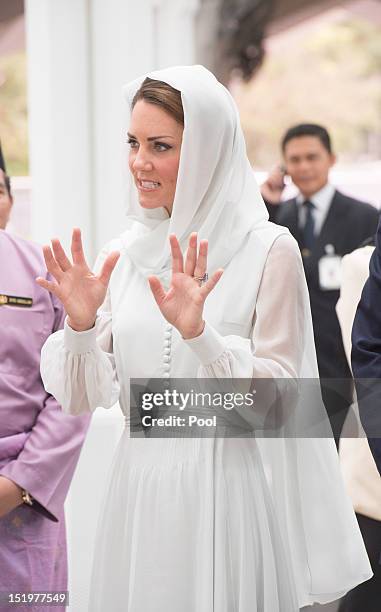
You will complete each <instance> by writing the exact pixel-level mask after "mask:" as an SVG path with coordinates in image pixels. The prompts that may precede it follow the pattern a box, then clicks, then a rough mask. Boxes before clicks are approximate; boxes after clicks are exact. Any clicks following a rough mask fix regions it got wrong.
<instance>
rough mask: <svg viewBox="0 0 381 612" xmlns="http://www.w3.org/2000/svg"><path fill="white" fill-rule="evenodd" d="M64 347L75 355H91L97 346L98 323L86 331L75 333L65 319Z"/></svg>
mask: <svg viewBox="0 0 381 612" xmlns="http://www.w3.org/2000/svg"><path fill="white" fill-rule="evenodd" d="M64 345H65V348H66V349H67V350H68V351H69V352H70V353H73V354H74V355H82V354H84V353H89V352H90V351H92V350H93V349H95V348H96V346H97V322H95V325H94V327H92V328H91V329H87V330H86V331H82V332H78V331H74V329H72V328H71V327H70V325H69V324H68V322H67V318H66V319H65V326H64Z"/></svg>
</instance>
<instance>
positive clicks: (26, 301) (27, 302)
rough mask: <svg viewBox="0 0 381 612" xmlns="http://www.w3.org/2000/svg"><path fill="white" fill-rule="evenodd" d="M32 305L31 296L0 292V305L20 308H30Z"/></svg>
mask: <svg viewBox="0 0 381 612" xmlns="http://www.w3.org/2000/svg"><path fill="white" fill-rule="evenodd" d="M32 305H33V300H32V298H28V297H21V296H18V295H5V294H4V293H0V306H21V308H30V307H31V306H32Z"/></svg>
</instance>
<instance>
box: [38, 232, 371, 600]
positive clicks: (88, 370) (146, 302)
mask: <svg viewBox="0 0 381 612" xmlns="http://www.w3.org/2000/svg"><path fill="white" fill-rule="evenodd" d="M282 231H284V232H286V231H285V230H282ZM277 234H279V229H277V230H276V232H273V236H272V240H273V244H272V246H271V243H270V242H269V245H270V247H271V248H267V249H262V253H261V247H260V245H261V243H262V240H261V241H256V240H254V241H253V244H252V245H251V247H250V248H251V249H252V252H251V257H252V261H253V265H255V264H254V262H255V261H258V262H259V263H258V265H261V263H260V262H261V259H262V258H264V259H265V264H264V271H263V277H262V279H261V282H260V286H259V288H258V292H257V295H256V299H255V300H254V302H255V304H256V306H255V309H254V311H253V315H254V316H252V317H251V318H250V319H251V328H250V330H249V332H248V333H247V335H245V334H246V330H245V324H244V321H245V318H242V319H241V315H242V317H246V315H245V314H244V312H245V310H246V307H247V306H249V307H251V306H250V304H252V302H253V299H252V298H250V304H249V305H248V304H247V303H246V305H245V304H242V302H245V300H246V302H247V296H245V291H244V289H243V288H242V291H241V300H242V302H241V305H240V308H241V312H239V309H238V311H237V309H230V310H228V311H226V308H225V307H226V302H227V301H228V302H229V301H230V300H231V298H232V294H231V289H232V287H231V282H232V279H233V278H234V277H237V275H240V278H241V279H242V274H241V272H240V265H241V262H240V256H239V255H240V254H239V253H238V255H237V256H236V258H233V260H232V261H231V263H230V264H229V267H228V268H227V270H226V271H225V274H226V277H227V282H226V283H225V284H224V283H222V281H221V284H220V285H218V286H217V287H216V292H217V295H215V296H214V298H213V296H212V295H211V296H210V297H211V301H210V303H209V304H208V308H207V311H208V312H207V321H208V325H207V327H206V329H205V331H204V333H203V334H202V335H201V336H200V337H198V338H195V339H193V340H188V341H184V340H182V339H181V338H180V336H179V335H178V334H177V332H176V330H173V331H172V340H171V356H172V370H171V375H172V376H173V377H185V376H186V377H194V376H196V375H198V376H199V377H211V378H213V377H219V378H223V377H234V378H251V377H252V376H254V377H258V378H259V377H273V378H278V377H279V378H282V377H286V378H287V377H288V378H289V377H296V376H297V375H298V374H299V372H300V367H301V361H302V360H303V354H304V343H305V337H304V334H303V330H304V329H305V325H304V317H305V314H306V313H305V300H304V299H301V298H302V294H303V287H304V285H305V280H304V275H303V270H302V264H301V260H300V255H299V251H298V248H297V245H296V243H295V241H294V240H293V238H291V236H290V235H288V234H287V233H284V234H283V235H278V236H277ZM274 237H275V240H274ZM115 248H120V249H121V253H122V256H121V260H120V262H119V264H118V267H117V269H116V270H115V272H114V275H113V277H112V282H111V286H110V293H109V296H108V298H107V300H106V302H105V304H104V306H103V308H102V311H101V312H100V315H99V317H98V319H97V323H96V327H95V328H94V329H93V330H89V331H87V332H81V333H77V332H74V331H73V330H71V329H70V328H69V327H68V326H66V328H65V331H60V332H57V333H56V334H54V335H53V336H51V337H50V339H49V340H48V342H47V343H46V345H45V347H44V349H43V354H42V375H43V379H44V382H45V385H46V388H47V389H48V390H49V391H50V392H51V393H53V394H54V395H55V396H56V397H57V398H58V399H59V401H60V402H61V403H62V405H63V408H64V410H66V411H68V412H71V413H73V414H76V413H80V412H83V411H86V410H94V409H95V407H96V406H97V405H98V404H102V405H103V406H104V407H106V408H107V407H110V406H111V405H112V404H113V402H114V401H115V399H116V398H117V397H118V394H119V400H120V405H121V409H122V411H123V412H124V414H125V416H126V418H127V420H128V414H129V411H128V407H129V389H128V380H129V378H130V377H131V376H133V377H139V376H142V377H143V376H144V377H147V376H148V377H151V376H152V377H153V376H160V375H162V370H161V368H160V367H159V368H158V364H160V363H161V367H164V363H163V341H164V343H165V340H163V339H164V338H165V336H166V334H167V333H168V326H167V324H166V322H165V321H164V320H163V319H162V317H161V315H160V313H158V312H157V307H156V304H155V303H154V301H153V298H151V297H150V294H149V288H148V283H147V282H146V281H145V279H144V278H143V277H142V276H141V275H140V274H138V273H137V272H136V271H135V270H134V268H133V266H131V265H130V263H129V261H128V257H127V255H126V253H125V251H124V250H123V244H122V242H121V241H120V242H119V241H114V242H113V243H112V244H111V245H110V247H109V249H110V250H115ZM241 250H242V251H245V249H244V248H243V249H241ZM267 251H268V254H267V255H266V252H267ZM244 255H245V258H246V259H247V255H248V253H247V252H246V253H245V254H244ZM102 257H104V253H103V254H102V255H101V257H100V260H101V259H102ZM98 265H99V262H98ZM281 265H282V266H283V267H284V268H286V269H287V270H289V271H290V274H289V275H287V276H286V275H285V274H282V273H281V272H280V270H281ZM249 289H250V291H249V293H248V294H247V295H249V294H250V293H251V292H252V287H251V288H249ZM110 304H111V313H112V316H111V314H110ZM221 305H223V306H221ZM222 313H223V314H222ZM112 338H113V341H112ZM105 351H107V352H105ZM269 355H271V358H270V357H269ZM118 379H119V381H120V389H119V383H118ZM81 381H82V386H81ZM84 381H85V384H83V382H84ZM100 399H101V400H102V402H100V401H99V400H100ZM263 442H265V445H266V448H267V450H266V449H265V452H264V457H265V464H266V462H267V463H268V464H270V462H271V461H272V460H274V456H277V460H279V461H280V463H281V464H282V462H286V463H287V461H289V460H290V459H289V456H288V455H289V453H290V452H291V453H292V452H293V451H292V450H291V451H290V448H288V447H287V444H284V441H282V440H275V441H274V442H275V444H276V448H275V449H274V448H273V449H271V448H270V452H269V444H270V446H271V441H270V440H266V441H259V442H258V443H257V442H256V441H255V440H254V439H251V438H249V439H244V438H240V439H198V440H196V439H181V438H177V439H156V440H155V439H151V440H145V439H136V438H130V437H129V433H128V428H126V431H125V432H124V433H123V435H122V437H121V440H120V443H119V447H118V450H117V454H116V457H115V460H114V468H113V473H112V477H111V482H110V485H109V488H108V491H107V494H106V500H105V505H104V508H103V511H102V519H101V522H100V525H99V530H98V539H97V541H98V544H97V548H96V556H95V561H94V570H93V584H92V590H91V592H92V599H91V603H90V609H91V610H92V612H93V611H94V612H96V611H98V610H99V611H101V610H104V609H105V608H106V607H107V606H108V609H110V604H109V601H112V602H113V604H112V605H113V608H112V610H113V612H118V611H119V610H120V611H122V610H123V611H128V612H138V611H139V612H140V611H141V610H143V609H144V610H145V611H147V612H151V611H152V612H153V611H154V610H155V612H164V610H166V611H169V612H175V611H176V612H177V611H178V610H180V609H181V610H183V611H184V612H188V611H189V612H194V610H196V609H197V611H198V612H211V611H212V610H218V612H225V611H226V612H228V611H229V612H231V610H237V611H238V612H252V611H253V610H254V611H255V610H258V612H259V611H260V610H261V611H265V612H277V611H284V612H292V611H296V610H298V609H299V607H301V606H302V605H307V604H308V603H311V602H313V601H327V600H329V599H335V598H336V597H339V596H340V593H341V592H343V591H345V590H347V589H349V588H351V587H352V586H354V584H355V583H356V582H358V581H360V580H361V579H362V580H366V579H367V578H369V577H370V575H371V572H370V569H369V566H368V564H367V558H366V555H365V553H364V551H363V547H362V542H361V539H360V537H359V536H358V533H357V531H356V526H355V520H354V519H353V524H352V515H353V513H352V515H351V509H350V508H349V503H348V500H347V499H346V497H345V494H344V493H343V491H341V489H340V485H339V490H337V482H336V479H337V474H336V472H335V468H333V472H334V477H332V476H331V477H329V475H328V474H327V473H326V472H325V470H324V469H323V467H322V465H319V462H318V463H317V465H316V466H315V472H311V473H308V474H307V480H309V481H310V491H309V493H310V494H312V497H310V498H305V499H304V500H302V501H303V503H304V504H306V505H307V506H308V507H307V508H306V509H303V508H302V506H303V503H302V501H301V500H300V499H299V498H300V489H299V486H300V481H299V478H298V469H296V472H295V475H294V479H293V480H292V481H291V482H289V483H288V484H289V487H288V488H287V490H286V491H284V492H283V497H282V498H279V499H278V500H276V499H274V498H273V497H272V495H271V493H270V491H269V487H268V484H267V481H266V479H265V476H264V471H263V465H262V460H261V455H260V454H259V451H258V449H260V450H261V452H262V448H261V445H262V444H263ZM286 442H290V444H291V445H293V446H295V441H294V440H291V441H286ZM316 442H317V443H322V444H323V446H324V448H325V451H327V452H328V455H327V459H326V461H327V465H330V469H331V471H332V465H333V466H334V465H335V463H334V462H335V461H336V463H337V458H335V456H334V454H333V455H332V454H331V450H330V448H328V449H327V448H326V442H328V443H330V442H331V441H330V440H328V441H322V440H318V441H316ZM258 444H259V447H258ZM333 453H335V451H333ZM269 456H270V459H269ZM319 460H320V462H321V461H322V460H321V458H319ZM309 465H310V464H308V466H306V469H307V470H308V467H309ZM299 468H300V466H299ZM275 474H276V473H275ZM323 475H324V477H323ZM273 478H276V475H275V476H273ZM327 479H328V481H327ZM319 481H321V482H319ZM272 484H274V483H272ZM282 486H283V488H284V484H282ZM332 486H334V487H335V490H334V495H335V496H336V497H337V500H341V501H340V502H339V503H338V504H337V508H339V509H340V510H339V512H338V513H337V511H336V503H335V502H334V501H331V506H330V507H328V508H325V509H324V507H323V505H322V503H321V502H320V501H319V500H318V499H316V494H315V493H314V489H316V492H317V494H319V495H320V494H321V492H322V491H323V493H324V489H325V488H327V492H328V494H329V496H330V497H331V499H332ZM285 498H287V504H285V503H284V499H285ZM311 499H312V500H313V502H312V503H316V504H318V505H317V507H316V508H313V507H311V505H310V500H311ZM296 500H297V501H296ZM277 501H278V503H277ZM324 503H325V499H324V494H323V504H324ZM332 510H333V514H332ZM289 511H292V512H294V513H295V516H289V515H288V512H289ZM306 512H307V513H311V512H312V513H314V512H317V513H318V515H319V520H318V521H316V516H315V520H314V521H313V522H314V523H315V526H316V525H317V524H320V525H322V526H324V529H325V528H328V524H329V522H330V521H333V524H334V529H337V524H336V523H337V521H339V522H340V524H341V523H343V524H344V527H340V528H339V530H338V536H337V537H336V536H335V534H334V533H332V531H331V529H328V532H329V538H332V541H331V542H328V541H327V540H328V539H329V538H327V537H325V538H323V540H324V544H321V543H320V542H319V539H320V537H321V534H320V533H319V529H317V531H316V533H315V535H314V534H313V533H307V537H306V533H305V531H304V528H303V527H302V525H303V520H304V519H305V518H306V517H305V516H304V515H305V513H306ZM307 528H308V520H307ZM320 530H322V527H320ZM213 534H214V535H213ZM342 536H344V539H341V538H342ZM340 539H341V541H340V542H339V540H340ZM339 544H340V545H339ZM324 545H326V546H327V548H326V550H324ZM348 545H350V547H352V548H353V550H348ZM341 548H343V549H344V553H343V554H344V555H345V554H346V553H348V552H349V553H350V555H352V556H350V557H349V561H348V558H344V559H342V558H341V553H340V550H341ZM353 555H355V556H353ZM316 559H318V560H320V562H324V563H327V564H328V566H329V567H331V566H332V565H335V564H336V563H337V562H338V561H340V563H341V562H343V563H344V566H342V568H341V570H337V572H336V574H335V575H332V576H331V575H330V574H329V572H327V574H328V577H329V580H328V586H329V588H331V589H332V590H327V584H326V581H327V575H325V577H324V579H322V580H321V582H320V584H319V585H318V590H317V591H313V590H312V591H311V588H312V587H313V586H314V581H315V580H316V577H317V576H318V577H319V580H320V578H321V574H322V568H318V569H316V568H315V572H314V575H313V576H311V570H310V567H309V564H310V563H311V564H312V566H314V564H315V566H316V563H317V561H316ZM340 572H342V575H340ZM337 574H339V577H338V576H337ZM213 602H214V603H213Z"/></svg>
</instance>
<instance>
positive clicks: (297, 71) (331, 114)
mask: <svg viewBox="0 0 381 612" xmlns="http://www.w3.org/2000/svg"><path fill="white" fill-rule="evenodd" d="M284 40H287V44H286V43H285V42H282V44H278V45H276V46H274V48H273V49H272V50H271V51H269V52H268V56H267V59H266V62H265V64H264V65H263V68H262V70H261V71H260V72H259V73H258V75H257V76H256V77H254V79H253V80H252V81H251V82H250V83H249V84H247V85H243V84H241V85H240V86H239V87H238V91H237V95H236V99H237V102H238V106H239V108H240V112H241V117H242V122H243V126H244V131H245V135H246V139H247V143H248V153H249V157H250V159H251V161H252V163H253V165H255V166H256V167H264V168H268V167H269V166H272V165H273V164H274V163H275V162H276V161H277V160H278V159H279V156H280V150H279V142H280V139H281V137H282V135H283V133H284V132H285V130H286V129H287V128H288V127H289V126H290V125H292V124H295V123H299V122H315V123H321V124H323V125H325V126H326V127H327V128H328V129H329V130H330V132H331V134H332V136H333V142H334V146H335V149H336V151H337V152H338V153H339V154H340V157H341V158H342V159H343V160H348V161H353V160H355V159H359V158H360V157H363V158H367V159H376V158H381V28H380V26H378V25H374V24H373V23H370V22H368V21H365V20H362V19H346V20H344V21H341V22H336V23H330V24H323V25H322V26H320V28H319V29H318V30H316V29H315V30H314V31H313V32H311V31H309V32H308V31H306V32H305V33H304V34H303V35H302V36H300V35H299V36H298V37H294V38H292V37H290V36H289V37H288V39H284Z"/></svg>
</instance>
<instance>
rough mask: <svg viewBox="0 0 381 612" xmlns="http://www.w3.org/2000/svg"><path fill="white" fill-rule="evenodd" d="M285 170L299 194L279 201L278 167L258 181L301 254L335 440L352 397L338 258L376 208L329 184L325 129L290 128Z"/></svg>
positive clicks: (371, 224) (369, 223) (369, 228)
mask: <svg viewBox="0 0 381 612" xmlns="http://www.w3.org/2000/svg"><path fill="white" fill-rule="evenodd" d="M282 153H283V159H284V172H286V173H287V174H288V175H289V176H290V177H291V179H292V181H293V183H294V184H295V185H296V187H298V189H299V194H298V195H297V196H296V197H295V198H293V199H291V200H288V201H286V202H281V195H282V191H283V188H284V183H283V176H282V173H281V171H280V170H278V171H277V172H275V173H272V174H271V175H270V177H269V179H268V180H267V181H266V182H265V183H264V184H263V185H262V187H261V191H262V195H263V197H264V199H265V201H266V204H267V207H268V209H269V213H270V219H271V220H274V221H275V222H276V223H279V224H280V225H285V226H286V227H288V229H289V230H290V232H291V233H292V235H293V236H294V237H295V238H296V240H297V242H298V244H299V247H300V250H301V253H302V257H303V263H304V269H305V273H306V278H307V284H308V289H309V293H310V301H311V311H312V319H313V324H314V334H315V344H316V352H317V358H318V364H319V373H320V377H321V378H322V393H323V400H324V404H325V407H326V409H327V412H328V416H329V418H330V421H331V425H332V429H333V433H334V436H335V439H336V441H338V439H339V438H340V433H341V429H342V426H343V423H344V420H345V417H346V414H347V411H348V407H349V405H350V404H351V400H352V378H351V372H350V368H349V365H348V362H347V360H346V357H345V352H344V346H343V341H342V336H341V330H340V325H339V322H338V319H337V315H336V310H335V306H336V302H337V300H338V298H339V289H340V258H341V257H342V256H343V255H346V254H347V253H350V252H351V251H353V250H354V249H356V248H358V247H359V246H360V245H361V243H362V242H363V241H364V240H365V239H367V238H369V236H372V235H374V234H375V232H376V228H377V223H378V216H379V215H378V211H377V210H376V209H375V208H374V207H373V206H371V205H370V204H366V203H364V202H359V201H358V200H355V199H353V198H350V197H348V196H346V195H344V194H342V193H340V192H339V191H337V190H336V189H335V188H334V187H333V185H332V184H331V183H330V182H329V171H330V168H331V167H332V166H333V165H334V163H335V161H336V158H335V155H334V154H333V152H332V146H331V140H330V137H329V134H328V132H327V130H326V129H325V128H324V127H321V126H319V125H316V124H301V125H297V126H295V127H292V128H290V129H289V130H288V131H287V132H286V134H285V135H284V137H283V140H282Z"/></svg>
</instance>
